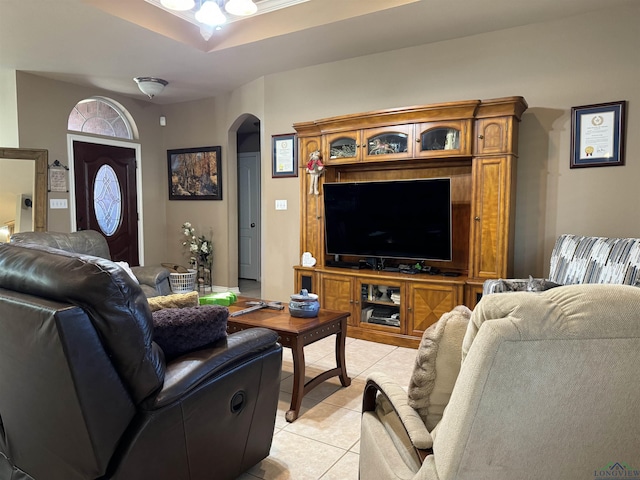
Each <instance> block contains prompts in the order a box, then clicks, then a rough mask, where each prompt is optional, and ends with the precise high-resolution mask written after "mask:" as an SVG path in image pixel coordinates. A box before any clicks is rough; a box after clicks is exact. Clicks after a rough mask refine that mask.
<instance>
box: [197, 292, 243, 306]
mask: <svg viewBox="0 0 640 480" xmlns="http://www.w3.org/2000/svg"><path fill="white" fill-rule="evenodd" d="M237 299H238V297H237V296H236V294H235V293H233V292H220V293H210V294H208V295H203V296H202V297H200V298H199V302H200V305H223V306H225V307H228V306H229V305H232V304H234V303H235V302H236V300H237Z"/></svg>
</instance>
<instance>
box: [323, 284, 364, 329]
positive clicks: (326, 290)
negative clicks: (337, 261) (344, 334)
mask: <svg viewBox="0 0 640 480" xmlns="http://www.w3.org/2000/svg"><path fill="white" fill-rule="evenodd" d="M353 283H354V280H353V279H352V278H351V277H347V276H340V275H330V274H329V275H328V274H323V275H321V278H320V284H321V286H320V291H321V293H320V306H321V307H322V308H326V309H329V310H340V311H343V312H349V313H351V316H350V317H349V320H348V324H349V325H355V326H357V325H358V324H359V323H360V315H359V312H357V313H358V315H356V311H355V309H354V300H353V298H354V292H353Z"/></svg>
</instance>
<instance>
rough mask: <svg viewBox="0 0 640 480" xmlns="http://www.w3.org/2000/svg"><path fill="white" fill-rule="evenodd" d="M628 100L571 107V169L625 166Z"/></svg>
mask: <svg viewBox="0 0 640 480" xmlns="http://www.w3.org/2000/svg"><path fill="white" fill-rule="evenodd" d="M625 106H626V101H624V100H622V101H619V102H610V103H600V104H596V105H583V106H581V107H573V108H571V165H570V167H571V168H580V167H608V166H615V165H624V142H625Z"/></svg>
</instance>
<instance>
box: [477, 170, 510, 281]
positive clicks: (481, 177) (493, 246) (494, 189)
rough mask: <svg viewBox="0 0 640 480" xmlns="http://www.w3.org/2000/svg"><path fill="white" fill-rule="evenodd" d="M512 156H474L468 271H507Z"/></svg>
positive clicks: (499, 273) (486, 273)
mask: <svg viewBox="0 0 640 480" xmlns="http://www.w3.org/2000/svg"><path fill="white" fill-rule="evenodd" d="M513 161H515V159H513V158H508V157H491V158H478V159H475V160H474V166H473V169H474V174H473V195H474V199H473V201H472V205H473V211H472V214H471V215H472V221H471V223H472V225H471V252H470V255H469V258H471V259H472V262H471V263H472V264H471V265H470V272H469V275H470V276H471V277H479V278H500V277H505V276H506V275H507V258H506V257H507V246H508V241H509V215H510V214H509V212H510V211H511V209H512V208H514V206H513V205H511V203H512V199H511V188H510V183H511V177H512V168H511V167H512V162H513Z"/></svg>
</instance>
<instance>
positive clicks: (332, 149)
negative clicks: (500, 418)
mask: <svg viewBox="0 0 640 480" xmlns="http://www.w3.org/2000/svg"><path fill="white" fill-rule="evenodd" d="M526 108H527V103H526V102H525V100H524V99H523V98H522V97H505V98H497V99H491V100H469V101H461V102H449V103H441V104H435V105H424V106H415V107H408V108H398V109H389V110H380V111H376V112H367V113H359V114H352V115H344V116H340V117H333V118H326V119H321V120H315V121H311V122H304V123H298V124H295V125H294V128H295V130H296V132H297V134H298V142H299V143H298V149H299V150H298V151H299V154H300V159H301V161H300V162H299V165H300V167H299V168H300V169H301V172H300V175H299V177H300V207H301V216H300V254H301V255H302V253H303V252H310V253H311V254H312V255H313V256H314V257H315V258H316V260H317V266H315V267H295V284H296V290H300V289H301V288H307V290H309V291H312V292H314V293H317V294H318V295H319V299H320V304H321V305H322V306H323V307H324V308H328V309H334V310H344V311H348V312H349V313H350V314H351V316H350V317H349V321H348V332H347V333H348V334H349V335H350V336H354V337H357V338H364V339H368V340H374V341H379V342H384V343H390V344H394V345H401V346H413V347H415V346H417V345H418V343H419V341H420V338H421V336H422V333H423V332H424V330H425V329H426V328H427V327H429V325H431V324H433V323H434V322H435V321H437V320H438V319H439V318H440V316H441V315H442V314H443V313H446V312H448V311H450V310H451V309H453V308H454V307H455V306H456V305H460V304H465V305H467V306H468V307H469V308H473V307H474V306H475V304H476V302H477V300H478V298H479V296H480V293H481V292H482V283H483V281H484V280H485V279H487V278H500V277H502V278H508V277H509V276H511V275H512V257H513V226H514V214H515V178H516V160H517V153H518V152H517V146H518V125H519V121H520V117H521V115H522V113H523V112H524V111H525V110H526ZM314 151H320V152H321V155H322V159H323V162H324V165H325V169H324V175H323V176H322V177H321V178H320V184H321V185H320V189H319V190H320V195H319V196H316V195H314V194H309V193H308V192H309V187H310V182H311V179H310V177H311V176H310V175H307V173H306V171H305V168H306V163H307V159H308V158H309V155H310V154H311V153H312V152H314ZM429 178H449V179H450V182H451V199H452V213H451V226H452V254H453V255H452V259H451V261H444V262H443V261H439V262H432V264H429V262H427V266H431V267H434V269H436V268H437V270H438V271H439V273H437V274H435V275H434V274H429V273H414V272H408V271H404V272H403V271H388V270H371V269H368V268H360V267H361V263H360V262H359V261H358V258H357V257H348V256H347V257H346V258H341V260H344V262H346V263H339V264H331V262H333V261H334V260H333V256H328V255H326V254H325V239H324V204H323V200H324V199H323V196H322V184H324V183H326V182H371V181H385V180H415V179H429ZM402 207H403V208H407V206H406V205H403V206H402ZM419 211H420V210H419V209H418V208H416V221H419V220H420V218H419V216H418V215H419V213H418V212H419ZM423 212H424V211H423ZM422 214H428V213H422ZM362 263H364V262H362ZM400 263H405V264H412V263H415V260H414V261H413V262H412V261H400ZM453 275H458V276H453ZM390 290H391V291H392V292H393V300H391V298H389V297H383V300H384V301H383V302H382V303H383V305H378V304H379V303H380V301H379V298H374V297H372V296H371V294H370V292H376V293H375V295H385V292H388V291H390ZM386 301H389V303H386ZM376 307H380V308H379V309H378V310H376V311H375V312H374V309H375V308H376ZM382 307H385V308H387V307H388V310H384V309H383V308H382Z"/></svg>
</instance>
